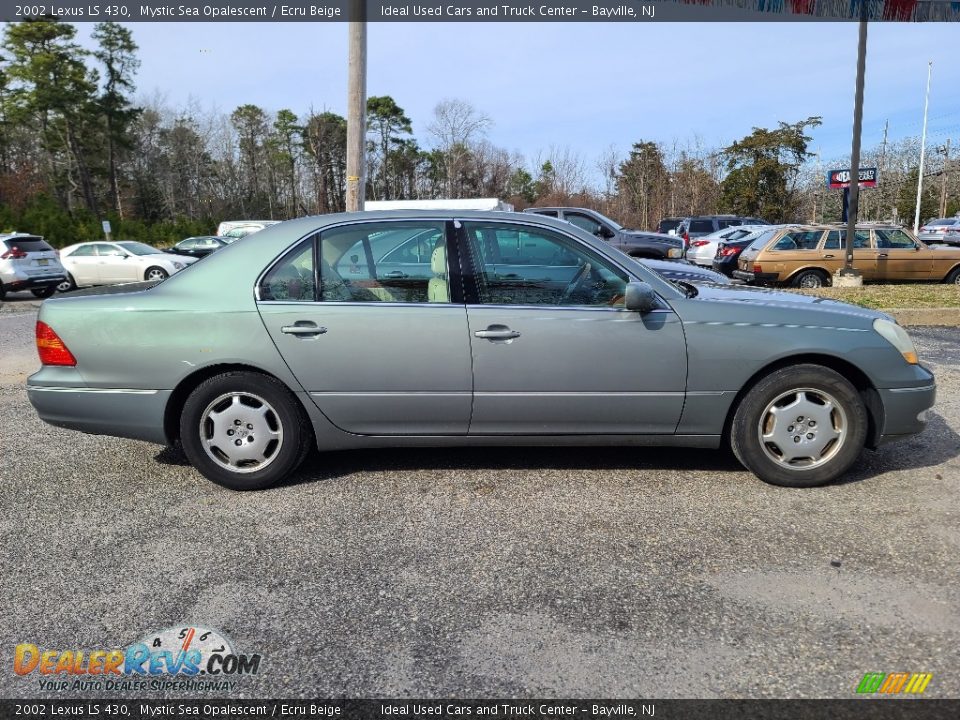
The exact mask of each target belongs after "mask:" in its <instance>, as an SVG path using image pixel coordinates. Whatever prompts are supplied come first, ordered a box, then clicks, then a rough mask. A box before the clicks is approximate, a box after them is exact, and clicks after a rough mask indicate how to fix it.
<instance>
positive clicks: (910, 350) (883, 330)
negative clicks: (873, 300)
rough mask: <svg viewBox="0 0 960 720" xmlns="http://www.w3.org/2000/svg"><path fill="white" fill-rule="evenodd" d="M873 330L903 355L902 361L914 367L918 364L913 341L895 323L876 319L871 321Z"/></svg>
mask: <svg viewBox="0 0 960 720" xmlns="http://www.w3.org/2000/svg"><path fill="white" fill-rule="evenodd" d="M873 329H874V330H876V331H877V332H878V333H880V335H882V336H883V338H884V339H885V340H886V341H887V342H888V343H890V344H891V345H893V346H894V347H895V348H896V349H897V350H899V351H900V354H901V355H903V359H904V360H906V361H907V362H908V363H910V364H911V365H916V364H917V363H918V362H920V361H919V360H918V359H917V349H916V348H915V347H914V346H913V340H911V339H910V336H909V335H907V331H906V330H904V329H903V328H902V327H900V326H899V325H897V324H896V323H895V322H890V321H889V320H884V319H883V318H877V319H876V320H874V321H873Z"/></svg>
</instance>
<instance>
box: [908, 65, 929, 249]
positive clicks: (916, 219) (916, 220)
mask: <svg viewBox="0 0 960 720" xmlns="http://www.w3.org/2000/svg"><path fill="white" fill-rule="evenodd" d="M932 74H933V60H931V61H930V62H928V63H927V94H926V97H925V98H924V101H923V135H922V136H921V138H920V172H919V174H918V176H917V210H916V212H915V213H914V215H913V234H914V235H916V234H917V233H918V232H920V197H921V195H922V194H923V160H924V155H925V154H926V150H927V110H929V109H930V76H931V75H932Z"/></svg>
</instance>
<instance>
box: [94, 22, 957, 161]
mask: <svg viewBox="0 0 960 720" xmlns="http://www.w3.org/2000/svg"><path fill="white" fill-rule="evenodd" d="M130 27H131V28H132V30H133V34H134V39H135V40H136V42H137V43H138V45H139V46H140V58H141V61H142V65H141V68H140V71H139V75H138V91H139V92H140V93H143V94H147V95H150V94H153V93H154V92H155V91H159V92H160V93H162V94H163V95H165V96H166V98H167V101H168V102H169V103H170V104H171V105H174V106H178V105H182V104H184V103H186V102H187V101H188V99H190V98H191V97H192V98H194V99H195V100H197V101H199V103H200V105H201V106H202V107H204V108H205V109H219V110H221V111H223V112H227V113H229V112H230V111H232V110H233V109H234V108H235V107H236V106H238V105H241V104H244V103H253V104H256V105H260V106H261V107H263V108H265V109H267V110H270V111H276V110H278V109H280V108H290V109H291V110H293V111H294V112H296V113H298V114H301V113H305V111H307V110H309V108H311V107H313V108H315V109H318V110H323V109H328V110H332V111H334V112H337V113H340V114H345V103H346V57H347V25H346V24H345V23H302V24H298V23H263V24H260V23H186V22H181V23H134V24H131V25H130ZM368 27H369V31H368V41H369V60H368V75H367V92H368V95H391V96H393V98H394V99H395V100H396V101H397V103H399V104H400V105H401V106H402V107H403V108H404V109H405V110H406V112H407V115H408V116H409V117H410V118H411V119H412V120H413V124H414V130H415V133H416V136H417V138H418V139H419V140H420V142H421V143H422V144H429V142H430V138H429V136H428V134H427V131H426V126H427V124H428V123H429V120H430V117H431V111H432V109H433V107H434V105H435V104H436V103H437V102H438V101H439V100H441V99H443V98H462V99H464V100H467V101H469V102H470V103H472V104H473V105H474V106H475V107H476V108H478V109H479V110H481V111H483V112H484V113H486V114H487V115H489V116H490V117H491V118H492V119H493V121H494V125H493V127H492V129H491V130H490V133H489V139H490V140H491V141H492V142H493V143H495V144H497V145H499V146H502V147H505V148H507V149H508V150H511V151H514V150H516V151H519V152H522V153H523V154H524V155H526V156H527V158H528V159H531V158H533V157H535V156H536V155H537V153H538V151H540V150H547V149H549V147H550V146H551V145H555V146H569V147H571V148H572V149H574V150H576V151H577V152H579V153H580V154H581V155H582V156H583V157H584V158H585V159H586V160H587V163H588V165H589V166H590V167H591V168H592V167H593V165H594V163H595V161H596V159H597V158H598V157H599V155H600V154H601V153H602V152H603V151H604V150H605V149H606V148H608V147H609V146H611V145H613V146H614V147H615V148H617V150H619V151H620V153H621V154H626V152H627V151H628V150H629V148H630V146H631V144H632V143H633V142H636V141H638V140H641V139H643V140H654V141H659V142H664V143H668V144H669V143H670V142H671V141H673V140H674V139H677V140H680V141H686V140H690V139H692V138H694V137H695V136H699V137H700V138H701V139H702V141H703V143H704V144H705V145H706V146H708V147H718V146H722V145H726V144H728V143H729V142H731V141H732V140H734V139H737V138H740V137H742V136H744V135H745V134H747V133H749V132H750V129H751V128H752V127H754V126H760V127H773V126H775V125H776V123H777V121H778V120H784V121H787V122H796V121H798V120H801V119H804V118H806V117H808V116H810V115H821V116H822V117H823V121H824V124H823V126H822V127H820V128H818V129H817V130H815V131H814V132H813V135H814V142H813V144H812V149H813V150H816V149H818V148H820V149H822V152H823V157H824V159H825V160H829V159H832V158H838V157H849V152H850V134H851V126H852V117H853V91H854V76H855V63H856V44H857V25H856V23H851V22H846V23H799V22H786V23H773V22H766V23H693V22H688V23H673V24H670V23H650V24H630V23H578V24H564V23H371V24H370V25H369V26H368ZM91 28H92V25H81V26H80V35H81V39H82V40H83V41H84V43H85V44H86V43H88V42H89V39H88V35H89V31H90V29H91ZM957 30H958V28H957V26H956V24H948V23H936V24H934V23H925V24H916V23H872V24H871V25H870V28H869V41H868V51H867V75H866V80H867V84H866V104H865V113H864V135H863V143H864V147H865V148H869V147H872V146H874V145H877V144H879V143H880V141H881V139H882V137H883V125H884V121H885V120H889V121H890V137H891V139H894V140H896V139H898V138H901V137H905V136H908V135H919V134H920V130H921V125H922V118H923V95H924V89H925V84H926V77H927V62H928V60H932V61H933V83H932V89H931V93H930V127H929V131H928V132H929V135H930V141H929V142H930V143H931V144H938V143H939V144H942V143H944V142H945V141H946V138H947V137H948V136H950V137H952V138H954V142H955V143H956V141H957V138H960V92H958V88H960V61H958V60H957V52H958V44H957V40H958V36H957ZM957 150H958V154H960V148H957Z"/></svg>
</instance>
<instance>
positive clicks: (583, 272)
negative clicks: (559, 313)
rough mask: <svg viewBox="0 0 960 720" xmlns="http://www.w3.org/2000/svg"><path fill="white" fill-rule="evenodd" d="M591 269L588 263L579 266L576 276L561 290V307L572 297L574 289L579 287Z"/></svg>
mask: <svg viewBox="0 0 960 720" xmlns="http://www.w3.org/2000/svg"><path fill="white" fill-rule="evenodd" d="M592 269H593V266H592V265H591V264H590V263H584V264H583V265H581V266H580V269H579V270H577V274H576V275H574V276H573V278H571V280H570V282H568V283H567V286H566V287H565V288H564V289H563V293H561V295H560V304H561V305H563V304H564V303H565V302H567V300H569V299H570V297H571V296H572V295H573V293H574V292H575V291H576V289H577V288H578V287H580V283H582V282H583V280H584V278H586V277H587V275H589V274H590V271H591V270H592Z"/></svg>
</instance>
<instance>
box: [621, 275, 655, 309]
mask: <svg viewBox="0 0 960 720" xmlns="http://www.w3.org/2000/svg"><path fill="white" fill-rule="evenodd" d="M623 305H624V307H625V308H626V309H627V310H634V311H636V312H639V313H646V312H650V311H651V310H653V309H654V308H655V307H657V296H656V294H655V293H654V292H653V288H652V287H650V285H649V284H648V283H645V282H642V281H641V282H631V283H627V289H626V292H625V294H624V298H623Z"/></svg>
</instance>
